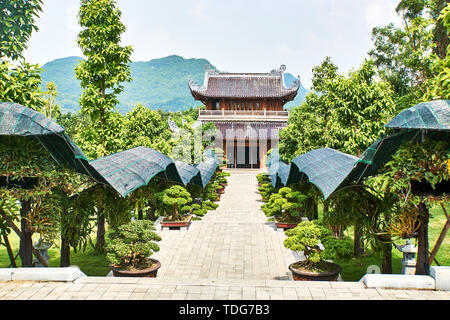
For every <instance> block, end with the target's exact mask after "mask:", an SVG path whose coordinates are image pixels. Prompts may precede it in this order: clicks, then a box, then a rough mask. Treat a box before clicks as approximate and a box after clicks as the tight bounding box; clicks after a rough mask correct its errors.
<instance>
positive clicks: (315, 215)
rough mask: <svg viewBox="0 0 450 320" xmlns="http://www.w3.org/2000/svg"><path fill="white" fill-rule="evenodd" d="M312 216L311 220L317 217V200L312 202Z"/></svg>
mask: <svg viewBox="0 0 450 320" xmlns="http://www.w3.org/2000/svg"><path fill="white" fill-rule="evenodd" d="M312 218H313V220H318V219H319V207H318V206H317V202H314V204H313V213H312Z"/></svg>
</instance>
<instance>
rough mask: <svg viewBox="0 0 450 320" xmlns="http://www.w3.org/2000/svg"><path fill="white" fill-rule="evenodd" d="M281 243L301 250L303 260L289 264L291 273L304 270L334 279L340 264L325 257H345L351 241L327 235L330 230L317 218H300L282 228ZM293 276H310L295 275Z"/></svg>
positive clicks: (351, 249)
mask: <svg viewBox="0 0 450 320" xmlns="http://www.w3.org/2000/svg"><path fill="white" fill-rule="evenodd" d="M285 234H286V236H287V238H286V239H285V240H284V246H285V247H286V248H288V249H290V250H293V251H297V252H303V254H304V256H305V260H303V261H298V262H295V263H293V264H291V266H290V270H291V271H292V272H293V273H294V279H296V273H297V272H299V273H302V272H306V273H307V274H308V275H311V274H315V275H320V274H326V275H327V277H329V278H327V279H328V280H336V279H337V277H338V275H339V272H340V270H341V267H340V266H339V265H337V264H336V263H333V262H331V261H329V260H331V259H335V260H338V259H339V260H347V259H349V258H351V257H352V251H353V248H352V241H351V240H350V239H345V240H339V239H336V238H335V237H333V236H332V235H331V230H330V229H328V228H327V227H325V226H323V225H321V224H320V223H318V222H317V221H304V222H301V223H299V224H298V225H297V226H296V227H295V228H292V229H289V230H287V231H286V232H285ZM296 280H314V279H311V278H309V279H304V278H299V279H296Z"/></svg>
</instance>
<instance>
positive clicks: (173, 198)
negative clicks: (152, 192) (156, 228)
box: [162, 185, 192, 220]
mask: <svg viewBox="0 0 450 320" xmlns="http://www.w3.org/2000/svg"><path fill="white" fill-rule="evenodd" d="M162 195H163V196H162V202H163V203H164V204H165V205H167V206H169V207H172V208H173V215H172V217H171V220H180V219H181V216H185V215H186V214H187V213H190V212H191V206H190V204H191V202H192V198H191V194H190V193H189V192H188V191H187V190H186V189H185V188H184V187H182V186H178V185H174V186H171V187H170V188H168V189H166V190H164V191H163V192H162Z"/></svg>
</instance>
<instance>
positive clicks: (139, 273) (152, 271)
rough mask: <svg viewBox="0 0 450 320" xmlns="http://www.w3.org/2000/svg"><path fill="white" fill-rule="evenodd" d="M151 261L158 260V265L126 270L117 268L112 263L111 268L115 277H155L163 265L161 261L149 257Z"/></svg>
mask: <svg viewBox="0 0 450 320" xmlns="http://www.w3.org/2000/svg"><path fill="white" fill-rule="evenodd" d="M149 260H150V261H153V262H156V265H154V266H152V267H150V268H146V269H142V270H134V271H126V270H119V269H116V268H115V267H114V266H113V265H110V268H111V270H112V272H113V276H114V277H144V278H155V277H156V274H157V273H158V269H159V268H160V267H161V263H160V262H159V261H158V260H156V259H152V258H149Z"/></svg>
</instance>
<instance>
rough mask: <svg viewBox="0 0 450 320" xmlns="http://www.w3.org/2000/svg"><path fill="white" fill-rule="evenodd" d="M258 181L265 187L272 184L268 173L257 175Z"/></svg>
mask: <svg viewBox="0 0 450 320" xmlns="http://www.w3.org/2000/svg"><path fill="white" fill-rule="evenodd" d="M256 180H258V183H259V184H261V185H263V184H264V183H270V176H269V175H268V174H267V173H263V172H261V173H258V174H257V175H256Z"/></svg>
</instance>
